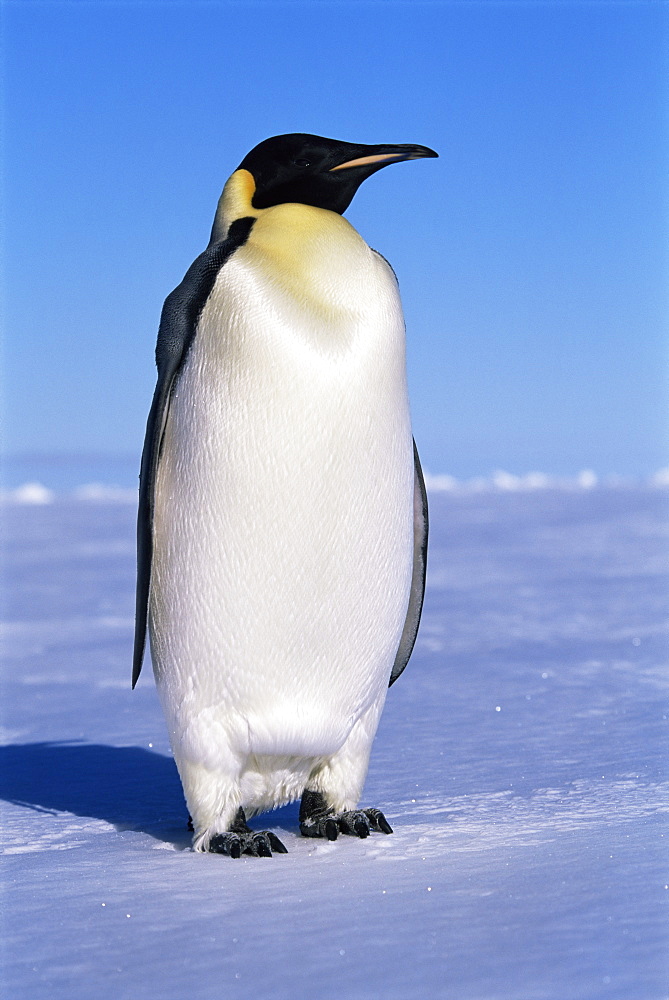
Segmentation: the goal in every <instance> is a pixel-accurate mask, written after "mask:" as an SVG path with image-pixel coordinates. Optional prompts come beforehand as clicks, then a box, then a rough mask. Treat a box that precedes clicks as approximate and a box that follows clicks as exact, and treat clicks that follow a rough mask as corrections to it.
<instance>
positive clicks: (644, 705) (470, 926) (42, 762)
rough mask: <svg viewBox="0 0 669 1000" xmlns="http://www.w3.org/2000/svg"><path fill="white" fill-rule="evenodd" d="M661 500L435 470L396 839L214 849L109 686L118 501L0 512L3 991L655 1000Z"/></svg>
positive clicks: (32, 503) (371, 800)
mask: <svg viewBox="0 0 669 1000" xmlns="http://www.w3.org/2000/svg"><path fill="white" fill-rule="evenodd" d="M434 478H436V479H439V478H443V479H444V480H446V479H448V478H449V477H434ZM519 478H520V477H519ZM586 478H587V477H586ZM666 485H667V484H666V483H665V482H664V481H663V480H662V478H661V477H658V478H657V479H656V481H655V483H654V485H653V487H652V488H651V487H650V486H644V487H642V486H638V485H637V486H629V485H628V486H626V487H625V488H622V487H620V488H614V487H612V486H604V485H601V484H597V482H596V481H594V482H593V481H590V482H587V481H585V480H583V481H581V482H580V485H579V484H578V482H576V481H575V482H574V483H572V484H570V485H569V484H568V488H567V486H565V484H562V487H561V488H558V486H559V484H557V483H555V482H551V481H548V482H545V481H542V482H539V481H537V480H535V481H534V485H532V484H530V482H529V481H527V480H526V481H525V483H524V485H523V484H521V485H520V486H519V485H518V484H515V485H514V484H511V485H509V483H508V482H507V484H506V485H504V483H503V482H502V480H501V479H500V480H498V482H497V484H496V485H495V484H494V483H493V482H489V483H488V488H486V489H477V488H465V487H464V486H462V485H459V486H458V488H452V486H451V487H449V486H445V487H443V488H441V489H440V488H439V484H438V483H437V484H435V488H434V490H433V492H432V498H431V515H432V535H431V549H430V565H429V586H428V595H427V601H426V607H425V614H424V621H423V625H422V627H421V632H420V634H419V641H418V644H417V648H416V651H415V653H414V656H413V658H412V661H411V662H410V664H409V666H408V668H407V670H406V672H405V674H404V675H403V676H402V677H401V678H400V680H399V681H398V683H397V684H396V685H395V686H394V687H393V688H392V689H391V691H390V693H389V697H388V702H387V706H386V710H385V713H384V716H383V719H382V722H381V727H380V729H379V734H378V737H377V741H376V744H375V748H374V752H373V756H372V762H371V766H370V772H369V777H368V780H367V785H366V787H365V793H364V804H365V805H376V806H380V807H381V808H383V809H384V811H385V812H386V814H387V816H388V818H389V820H390V822H391V823H392V825H393V827H394V830H395V832H394V834H393V835H392V836H388V837H386V836H382V835H381V834H376V835H373V836H372V837H370V838H369V839H368V840H366V841H358V840H354V839H352V838H346V839H340V840H339V841H337V842H336V843H334V844H329V843H319V842H314V841H309V840H305V839H301V838H299V837H298V836H297V813H296V807H295V806H290V807H286V808H284V809H282V810H279V811H278V812H277V813H274V814H271V816H270V817H269V818H268V817H265V818H264V820H263V819H259V820H256V821H254V825H256V826H263V825H265V826H266V825H268V824H269V825H270V826H271V828H272V829H274V830H276V831H277V833H279V835H280V836H281V838H282V840H284V842H285V843H286V845H287V847H288V848H289V851H290V853H289V854H288V855H285V856H278V857H274V858H271V859H259V858H246V859H241V860H239V861H232V860H230V859H228V858H223V857H220V856H213V855H195V854H193V853H192V852H191V851H190V850H189V841H190V836H189V834H188V833H187V831H186V829H185V823H186V810H185V806H184V804H183V799H182V795H181V791H180V786H179V781H178V778H177V775H176V771H175V768H174V765H173V762H172V760H171V757H170V753H169V747H168V742H167V737H166V733H165V729H164V723H163V720H162V716H161V714H160V710H159V707H158V703H157V700H156V695H155V691H154V688H153V683H152V679H151V677H150V671H148V670H147V671H145V674H143V675H142V678H141V680H140V683H139V685H138V687H137V689H136V691H135V692H131V691H130V680H129V678H130V657H131V639H132V619H133V599H134V597H133V587H134V504H133V498H134V496H135V495H136V494H131V493H130V492H128V491H124V490H119V491H118V492H116V493H113V492H112V493H110V492H106V491H105V490H108V489H109V488H104V489H103V488H102V487H100V488H99V489H97V490H91V489H90V488H89V489H88V490H82V491H80V492H78V493H77V494H76V495H72V494H70V495H67V496H64V495H63V494H58V493H51V494H50V495H49V496H48V497H47V499H46V501H45V499H44V497H45V494H44V493H41V494H40V491H39V490H35V489H34V488H32V489H31V492H28V491H24V493H23V495H22V497H17V495H16V493H17V491H16V490H15V491H13V495H12V496H6V498H5V500H6V502H5V504H4V507H3V515H4V521H5V525H6V535H7V541H6V546H5V550H6V551H5V555H6V582H7V584H8V586H7V596H6V600H5V608H4V615H3V618H4V623H3V634H4V640H3V641H4V652H5V656H4V661H5V674H4V680H3V704H4V713H3V717H2V725H3V729H2V744H3V745H2V746H1V747H0V758H1V759H2V763H3V766H2V770H1V777H0V785H1V791H2V795H1V805H2V826H3V832H4V844H5V850H4V857H3V866H4V885H5V899H4V906H3V914H4V916H3V918H2V919H3V921H4V927H3V934H2V939H3V947H4V954H3V973H2V985H3V995H4V996H7V997H12V998H13V1000H23V998H26V1000H27V998H30V1000H41V998H46V997H49V998H55V1000H58V998H63V1000H65V998H67V1000H88V998H90V997H92V996H94V997H96V1000H106V998H110V1000H111V998H114V1000H126V998H127V1000H143V998H145V997H146V998H148V997H151V998H161V1000H183V998H188V1000H219V998H226V997H231V998H236V997H241V996H255V997H259V998H262V1000H284V998H285V1000H288V998H291V1000H293V998H298V1000H299V998H302V997H307V996H317V997H319V998H320V1000H335V998H336V1000H340V998H347V1000H358V998H360V1000H363V998H364V1000H376V998H378V1000H381V998H383V1000H395V998H397V1000H406V998H407V997H413V996H420V995H425V996H430V997H437V998H444V1000H451V998H452V1000H598V998H600V997H601V998H616V1000H618V998H619V1000H666V998H667V996H668V995H669V993H668V985H669V980H668V978H667V973H668V972H669V959H668V956H669V951H668V950H667V944H668V943H669V933H668V930H667V928H668V923H667V904H668V903H669V888H668V886H669V877H668V874H667V873H668V871H669V869H668V868H667V864H666V862H667V849H666V841H667V839H669V833H667V824H666V821H665V817H666V813H667V809H668V807H669V796H668V795H667V787H668V783H667V773H666V771H667V767H666V760H667V754H666V751H667V746H666V727H667V714H668V713H667V708H666V693H667V687H668V686H669V685H668V679H667V671H666V664H667V641H666V622H665V619H666V595H667V578H666V571H667V551H668V549H669V545H668V543H667V534H668V532H667V519H666V514H667V491H666ZM42 489H46V488H45V487H43V488H42ZM40 496H41V497H42V499H35V498H37V497H40ZM31 497H32V499H31Z"/></svg>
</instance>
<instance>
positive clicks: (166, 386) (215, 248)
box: [132, 217, 255, 687]
mask: <svg viewBox="0 0 669 1000" xmlns="http://www.w3.org/2000/svg"><path fill="white" fill-rule="evenodd" d="M254 222H255V219H254V218H251V217H248V218H244V219H237V220H236V221H235V222H233V223H232V225H231V226H230V229H229V231H228V235H227V237H226V239H224V240H221V241H220V242H219V243H210V244H209V246H208V247H207V249H206V250H205V251H204V253H201V254H200V256H199V257H198V258H197V259H196V260H195V261H194V262H193V264H191V266H190V267H189V269H188V271H187V272H186V275H185V277H184V279H183V281H182V282H181V284H180V285H178V286H177V287H176V288H175V289H174V291H173V292H171V293H170V295H168V296H167V298H166V299H165V304H164V306H163V311H162V314H161V317H160V327H159V330H158V343H157V344H156V364H157V366H158V382H157V384H156V389H155V392H154V395H153V402H152V404H151V410H150V412H149V419H148V421H147V425H146V437H145V438H144V450H143V452H142V464H141V470H140V474H139V510H138V513H137V603H136V611H135V650H134V660H133V668H132V686H133V687H134V686H135V684H136V683H137V678H138V677H139V674H140V671H141V669H142V660H143V658H144V647H145V644H146V626H147V618H148V605H149V588H150V586H151V560H152V555H153V512H154V494H155V486H156V473H157V470H158V462H159V461H160V450H161V444H162V440H163V434H164V432H165V423H166V421H167V415H168V412H169V406H170V398H171V395H172V392H173V390H174V385H175V381H176V378H177V377H178V375H179V372H180V370H181V367H182V365H183V363H184V361H185V359H186V356H187V354H188V349H189V347H190V345H191V344H192V342H193V338H194V337H195V331H196V328H197V322H198V319H199V317H200V313H201V312H202V309H203V308H204V304H205V302H206V301H207V298H208V297H209V294H210V292H211V290H212V288H213V287H214V282H215V281H216V276H217V274H218V272H219V271H220V269H221V267H222V266H223V264H225V262H226V260H228V258H229V257H230V256H231V255H232V254H233V253H234V252H235V250H238V249H239V247H241V246H243V245H244V243H245V242H246V240H247V239H248V236H249V233H250V232H251V228H252V226H253V223H254Z"/></svg>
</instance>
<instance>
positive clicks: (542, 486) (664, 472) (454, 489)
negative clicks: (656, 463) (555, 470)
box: [424, 468, 669, 493]
mask: <svg viewBox="0 0 669 1000" xmlns="http://www.w3.org/2000/svg"><path fill="white" fill-rule="evenodd" d="M424 476H425V486H426V487H427V489H428V491H429V492H430V493H488V492H492V491H494V492H501V493H512V492H515V493H519V492H530V491H533V490H592V489H594V488H595V487H596V486H600V485H601V486H606V487H609V488H611V487H613V488H618V489H624V488H625V487H635V486H636V487H639V486H649V487H651V488H654V489H666V488H667V487H669V468H666V469H659V470H658V471H657V472H656V473H654V475H652V476H651V477H650V478H649V479H647V480H641V481H639V480H635V479H629V478H624V477H622V476H610V477H608V478H606V479H603V480H600V479H599V477H598V476H597V475H596V473H594V472H593V471H592V469H583V470H582V471H581V472H579V473H578V475H577V476H549V475H547V474H546V473H545V472H526V473H525V474H524V475H522V476H516V475H514V474H513V473H512V472H505V471H504V470H503V469H497V470H496V471H495V472H494V473H493V474H492V476H491V477H490V478H489V479H486V478H485V477H483V476H479V477H477V478H476V479H465V480H463V479H456V478H455V476H449V475H437V476H433V475H431V474H430V473H429V472H427V471H426V472H424Z"/></svg>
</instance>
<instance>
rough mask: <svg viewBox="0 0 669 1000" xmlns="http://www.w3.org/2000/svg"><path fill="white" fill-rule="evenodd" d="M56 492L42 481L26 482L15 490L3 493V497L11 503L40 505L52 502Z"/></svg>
mask: <svg viewBox="0 0 669 1000" xmlns="http://www.w3.org/2000/svg"><path fill="white" fill-rule="evenodd" d="M55 498H56V494H55V493H54V492H53V490H49V489H47V488H46V486H42V484H41V483H24V484H23V486H19V487H18V488H17V489H15V490H7V491H6V492H3V493H2V499H3V500H8V501H9V502H10V503H24V504H34V505H40V504H45V503H52V502H53V500H55Z"/></svg>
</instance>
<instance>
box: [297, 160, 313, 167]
mask: <svg viewBox="0 0 669 1000" xmlns="http://www.w3.org/2000/svg"><path fill="white" fill-rule="evenodd" d="M293 166H294V167H310V166H311V160H293Z"/></svg>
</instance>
